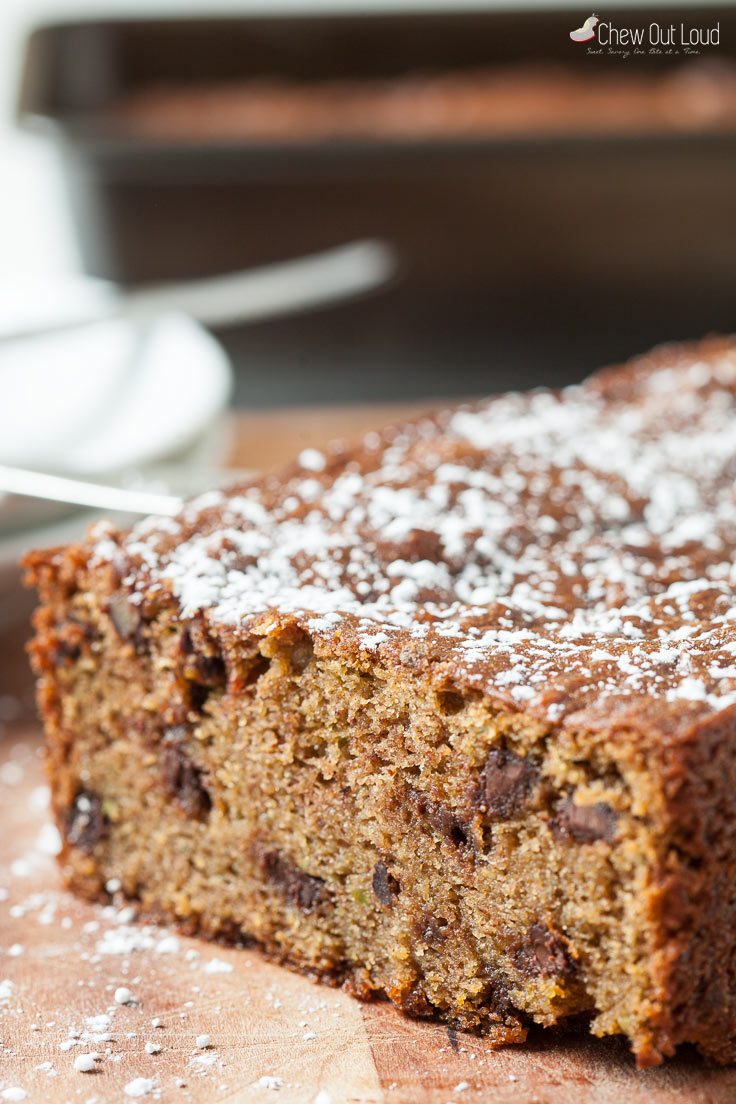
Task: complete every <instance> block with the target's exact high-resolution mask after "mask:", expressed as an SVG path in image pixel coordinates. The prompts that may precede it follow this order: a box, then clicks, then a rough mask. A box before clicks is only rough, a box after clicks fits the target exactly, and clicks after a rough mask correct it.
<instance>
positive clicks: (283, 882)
mask: <svg viewBox="0 0 736 1104" xmlns="http://www.w3.org/2000/svg"><path fill="white" fill-rule="evenodd" d="M262 865H263V869H264V872H265V874H266V877H268V878H270V880H271V881H272V882H273V883H274V885H276V886H278V888H279V889H280V890H281V891H282V893H283V894H284V896H285V897H286V898H288V900H290V901H291V903H292V904H294V905H296V907H297V908H298V909H299V910H300V912H303V913H305V914H306V915H308V914H309V913H310V912H314V910H315V909H316V908H317V907H318V905H321V904H324V903H325V902H326V901H327V900H328V899H329V895H328V892H327V887H326V886H325V883H324V881H323V880H322V878H315V877H314V876H313V875H312V874H305V873H304V871H303V870H298V869H297V868H296V867H295V866H292V865H291V863H290V862H288V861H287V860H286V859H285V858H284V857H283V855H281V854H280V852H278V851H267V852H266V853H265V855H264V856H263V860H262Z"/></svg>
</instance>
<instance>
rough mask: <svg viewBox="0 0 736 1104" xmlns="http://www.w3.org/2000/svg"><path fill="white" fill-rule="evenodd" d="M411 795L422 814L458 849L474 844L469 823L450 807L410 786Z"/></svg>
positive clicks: (418, 811)
mask: <svg viewBox="0 0 736 1104" xmlns="http://www.w3.org/2000/svg"><path fill="white" fill-rule="evenodd" d="M409 797H410V800H411V802H412V803H413V805H414V807H415V808H416V810H417V813H419V815H420V816H426V818H427V820H428V821H429V823H430V824H431V825H432V827H433V828H434V830H435V831H436V832H438V833H439V835H441V836H444V837H445V839H447V840H449V842H450V843H451V844H452V845H453V846H454V847H456V848H458V850H460V849H464V848H466V847H469V846H471V845H472V840H471V838H470V835H469V828H468V825H467V823H466V822H465V821H464V820H462V819H461V818H460V817H459V816H457V815H456V814H455V813H453V812H452V810H451V809H448V808H447V806H446V805H443V804H442V802H440V801H433V800H432V799H431V798H429V797H427V796H426V795H425V794H419V793H417V792H416V790H413V789H412V788H411V787H409Z"/></svg>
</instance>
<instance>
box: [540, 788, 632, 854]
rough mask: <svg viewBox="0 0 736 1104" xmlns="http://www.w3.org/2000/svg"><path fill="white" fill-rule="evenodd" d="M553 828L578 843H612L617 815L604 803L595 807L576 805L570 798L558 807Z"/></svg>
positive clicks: (565, 799) (600, 802) (599, 802)
mask: <svg viewBox="0 0 736 1104" xmlns="http://www.w3.org/2000/svg"><path fill="white" fill-rule="evenodd" d="M552 828H553V831H556V832H557V833H559V834H560V835H562V836H569V837H570V838H572V839H574V840H575V842H576V843H593V842H595V840H605V841H606V843H610V842H611V841H612V840H613V839H614V838H615V836H616V830H617V822H616V814H615V813H614V811H613V809H612V808H611V806H610V805H606V804H605V803H604V802H603V801H598V802H597V803H596V804H595V805H576V804H575V802H574V801H573V799H572V797H571V796H570V797H566V798H564V799H563V800H562V801H561V802H560V804H559V805H558V807H557V817H556V819H555V820H554V821H553V823H552Z"/></svg>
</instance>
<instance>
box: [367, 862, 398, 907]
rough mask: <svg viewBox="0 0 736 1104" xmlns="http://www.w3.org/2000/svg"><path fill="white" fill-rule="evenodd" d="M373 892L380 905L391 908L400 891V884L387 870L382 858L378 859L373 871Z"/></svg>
mask: <svg viewBox="0 0 736 1104" xmlns="http://www.w3.org/2000/svg"><path fill="white" fill-rule="evenodd" d="M373 892H374V893H375V895H376V897H377V898H378V900H379V901H380V903H381V904H382V905H385V906H386V908H391V907H392V906H393V905H394V904H395V903H396V898H397V897H398V896H399V893H400V892H401V886H400V885H399V883H398V882H397V880H396V878H394V876H393V874H391V873H390V872H389V869H388V867H387V866H386V864H385V862H384V861H383V859H379V860H378V862H377V863H376V866H375V869H374V871H373Z"/></svg>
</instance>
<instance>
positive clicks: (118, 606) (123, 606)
mask: <svg viewBox="0 0 736 1104" xmlns="http://www.w3.org/2000/svg"><path fill="white" fill-rule="evenodd" d="M107 612H108V613H109V615H110V620H111V621H112V623H113V625H114V626H115V631H116V632H117V634H118V636H120V637H121V638H122V639H123V640H130V639H131V637H132V636H133V635H134V634H135V632H136V630H137V629H138V628H139V626H140V623H141V612H140V610H139V608H138V606H136V605H135V604H134V603H133V602H131V600H130V598H129V597H128V595H127V594H114V595H113V596H112V598H111V599H110V603H109V605H108V607H107Z"/></svg>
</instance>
